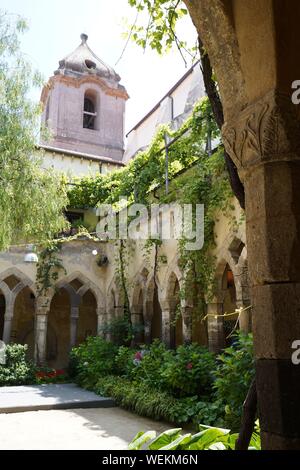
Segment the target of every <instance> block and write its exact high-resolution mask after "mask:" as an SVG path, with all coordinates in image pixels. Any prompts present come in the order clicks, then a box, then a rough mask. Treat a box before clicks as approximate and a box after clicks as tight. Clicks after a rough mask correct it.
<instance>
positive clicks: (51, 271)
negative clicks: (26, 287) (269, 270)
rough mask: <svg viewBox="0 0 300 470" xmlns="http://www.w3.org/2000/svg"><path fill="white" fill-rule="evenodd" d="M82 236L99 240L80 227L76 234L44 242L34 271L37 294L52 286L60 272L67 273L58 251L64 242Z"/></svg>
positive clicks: (40, 294) (44, 292)
mask: <svg viewBox="0 0 300 470" xmlns="http://www.w3.org/2000/svg"><path fill="white" fill-rule="evenodd" d="M82 238H84V239H89V240H93V241H96V242H98V241H99V239H98V238H97V237H93V236H92V235H90V234H89V233H88V232H87V231H84V229H83V228H82V231H80V232H79V233H77V234H76V235H73V236H69V237H63V238H57V239H53V240H48V241H47V243H45V244H44V246H43V247H42V248H41V249H40V251H39V261H38V264H37V273H36V283H37V287H38V295H39V296H42V295H44V294H46V293H47V290H48V289H50V288H53V287H54V285H55V283H56V281H57V280H58V277H59V274H60V272H63V273H64V274H67V271H66V269H65V267H64V265H63V260H62V258H60V257H59V253H60V251H61V249H62V247H63V245H64V243H68V242H72V241H74V240H78V239H82Z"/></svg>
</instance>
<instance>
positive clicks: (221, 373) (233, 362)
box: [213, 332, 255, 430]
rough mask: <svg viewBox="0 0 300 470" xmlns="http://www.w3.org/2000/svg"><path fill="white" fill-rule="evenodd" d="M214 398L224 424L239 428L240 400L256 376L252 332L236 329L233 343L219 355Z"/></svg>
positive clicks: (234, 428)
mask: <svg viewBox="0 0 300 470" xmlns="http://www.w3.org/2000/svg"><path fill="white" fill-rule="evenodd" d="M218 360H219V363H218V366H217V368H216V370H215V375H216V380H215V383H214V385H213V387H214V389H215V394H214V398H215V401H216V402H217V403H218V406H220V407H221V409H223V414H224V416H225V425H226V426H228V427H230V428H231V429H233V430H238V429H239V426H240V420H241V415H242V408H243V402H244V400H245V398H246V395H247V392H248V389H249V387H250V384H251V381H252V379H253V377H254V375H255V371H254V359H253V338H252V334H248V335H246V334H244V333H242V332H239V333H238V334H237V335H236V337H235V342H234V344H233V345H232V346H231V347H229V348H226V349H225V350H224V352H223V353H222V354H221V355H219V356H218Z"/></svg>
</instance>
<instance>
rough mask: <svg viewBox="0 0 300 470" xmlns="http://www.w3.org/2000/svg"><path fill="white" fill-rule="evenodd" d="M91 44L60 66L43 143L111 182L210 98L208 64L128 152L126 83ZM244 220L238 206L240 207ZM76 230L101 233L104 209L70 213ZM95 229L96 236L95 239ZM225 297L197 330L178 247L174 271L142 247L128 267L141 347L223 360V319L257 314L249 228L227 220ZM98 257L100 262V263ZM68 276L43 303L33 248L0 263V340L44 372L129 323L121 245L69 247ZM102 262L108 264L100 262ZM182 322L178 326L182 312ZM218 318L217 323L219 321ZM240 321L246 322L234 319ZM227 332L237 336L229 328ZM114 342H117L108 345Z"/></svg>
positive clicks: (219, 273)
mask: <svg viewBox="0 0 300 470" xmlns="http://www.w3.org/2000/svg"><path fill="white" fill-rule="evenodd" d="M87 39H88V38H87V36H86V35H84V34H83V35H81V44H80V45H79V46H78V48H77V49H76V50H75V51H74V52H72V53H71V54H69V55H68V56H66V57H65V58H64V59H63V60H61V61H60V62H59V68H58V69H57V70H56V71H55V73H54V75H53V77H51V78H50V79H49V81H48V83H47V85H46V86H45V87H44V89H43V91H42V96H41V100H42V102H43V105H44V111H43V116H42V122H43V124H44V125H45V126H46V127H48V128H49V130H50V131H51V138H50V140H47V141H41V143H40V147H41V149H42V150H43V152H44V163H43V165H44V167H45V168H47V167H54V168H55V169H57V170H59V171H62V172H64V173H66V174H67V175H68V176H69V178H70V180H71V181H72V178H73V177H74V176H83V175H89V174H90V175H95V174H98V173H104V174H105V173H107V172H110V171H112V170H114V169H118V168H121V167H122V166H124V165H126V163H127V162H128V161H129V160H130V159H131V158H134V155H135V154H136V153H137V151H138V150H140V149H143V148H146V147H147V145H149V143H150V140H151V137H152V136H153V134H154V132H155V129H156V128H157V126H158V125H159V124H161V123H166V122H171V125H172V126H173V127H174V128H178V127H179V126H180V124H181V123H182V122H183V120H184V119H185V118H186V117H187V116H188V115H189V113H190V112H191V110H192V108H193V105H194V103H195V102H196V101H197V99H198V98H199V97H201V96H203V95H204V88H203V84H202V76H201V71H200V66H199V64H195V65H194V66H193V67H192V68H191V69H190V70H189V71H188V72H187V73H186V74H185V75H184V77H182V79H181V80H180V81H179V82H178V83H177V84H175V85H174V87H173V88H172V89H171V90H170V91H169V92H168V93H167V94H166V95H165V96H164V97H163V98H162V100H161V101H160V102H159V103H158V104H157V105H156V106H155V107H154V108H153V110H151V111H150V113H148V114H147V115H146V116H145V117H144V119H143V120H141V121H140V122H139V123H138V124H137V125H136V126H135V127H134V128H133V129H132V130H131V131H130V132H129V134H128V135H127V146H126V149H125V145H124V116H125V104H126V100H127V99H128V98H129V97H128V94H127V91H126V89H125V88H124V87H123V86H122V85H121V84H120V77H119V76H118V74H117V73H116V72H115V71H114V70H113V69H112V68H111V67H109V66H108V65H106V64H105V63H104V62H103V61H102V60H101V59H99V58H98V57H97V56H96V55H95V54H94V52H93V51H92V50H91V49H90V47H89V46H88V44H87ZM232 203H233V205H234V208H235V209H234V212H235V215H236V217H237V218H238V219H239V218H240V215H241V213H240V208H239V205H238V203H237V201H235V200H233V201H232ZM67 217H69V220H70V221H74V220H82V221H84V222H85V223H86V224H89V226H90V227H95V226H96V224H97V217H96V210H95V209H94V208H89V209H84V210H83V209H77V208H70V211H69V213H68V214H67ZM92 230H93V229H92V228H91V231H92ZM215 232H216V246H215V248H214V253H213V254H214V255H215V258H216V272H215V280H216V283H215V284H216V289H215V293H214V296H213V298H210V299H209V301H208V303H207V313H208V314H210V315H209V316H208V318H207V320H205V321H203V322H198V323H196V324H195V323H194V322H193V321H192V317H193V309H194V305H193V301H192V297H191V298H181V296H180V295H179V291H180V288H181V286H182V283H183V273H182V272H181V269H180V263H179V262H178V242H177V241H176V240H165V241H164V242H163V244H162V246H161V248H160V255H161V256H163V257H164V259H165V262H164V263H163V264H162V265H161V266H160V268H159V270H158V272H157V274H156V275H155V274H154V262H151V260H154V253H153V252H150V258H149V259H150V262H149V261H148V262H146V261H145V259H144V256H143V253H142V249H141V248H142V247H141V246H139V243H142V242H137V243H136V248H135V250H134V252H133V254H132V256H131V259H130V263H129V266H128V267H127V276H128V281H129V282H128V286H129V287H128V296H129V303H130V310H131V314H132V322H133V323H135V324H140V325H142V326H143V329H144V334H143V335H142V338H141V340H142V341H143V342H146V343H147V342H150V341H151V340H152V339H154V338H160V339H162V340H163V341H164V342H165V343H166V344H167V345H168V346H171V347H174V346H176V345H179V344H182V343H183V342H186V341H198V342H200V343H201V344H204V345H208V346H209V348H210V349H211V350H212V351H215V352H217V351H219V350H220V349H221V348H222V347H224V346H225V344H226V331H227V329H228V328H227V326H228V325H227V326H226V320H224V318H223V317H219V316H217V315H219V314H223V313H225V312H233V311H234V310H235V309H238V308H241V307H246V306H248V305H249V292H248V274H247V248H246V238H245V227H244V224H243V223H242V224H240V225H239V226H238V228H236V229H233V228H232V226H231V224H230V221H229V220H228V219H227V218H226V217H225V216H224V215H222V214H220V216H219V217H218V219H217V220H216V224H215ZM95 253H96V256H95ZM59 257H60V258H61V259H62V262H63V266H64V270H61V271H60V272H59V273H58V279H57V280H56V281H55V283H54V285H53V287H51V288H49V289H48V290H47V292H46V293H44V294H43V295H39V293H38V288H37V278H36V274H37V273H36V271H37V269H36V264H34V263H28V262H26V261H25V258H26V253H25V249H24V247H20V246H12V247H10V249H9V250H8V251H7V252H5V253H1V254H0V339H3V341H4V342H6V343H9V342H18V343H23V344H28V345H29V356H30V357H31V358H35V360H36V361H37V362H39V363H47V364H49V365H50V366H53V367H65V366H66V365H67V363H68V353H69V351H70V348H71V347H72V346H74V345H77V344H80V343H81V342H82V341H84V340H85V338H86V337H87V336H89V335H96V334H102V333H101V332H102V327H103V325H104V324H105V323H108V322H109V321H111V320H112V319H114V318H117V317H118V316H121V315H122V312H123V305H124V299H123V295H122V290H121V289H120V286H119V285H118V281H117V267H116V264H115V247H114V244H111V243H108V242H103V241H100V240H98V241H97V240H96V239H94V238H93V237H88V236H87V237H83V238H78V239H74V240H72V241H68V242H66V243H64V244H63V245H62V249H61V251H60V253H59ZM99 257H100V258H101V257H102V259H105V260H107V261H108V262H105V263H99ZM179 304H180V307H181V316H180V317H179V318H178V319H177V320H176V324H174V322H173V320H174V318H175V312H176V311H177V309H178V305H179ZM212 314H214V315H212ZM232 318H233V320H234V321H235V322H236V321H237V319H238V314H237V315H236V316H235V317H231V319H232ZM238 321H239V324H240V328H242V329H244V330H245V331H249V329H250V328H251V319H250V314H249V311H247V312H244V313H243V314H241V315H240V317H239V319H238ZM226 328H227V329H226ZM108 339H109V336H108Z"/></svg>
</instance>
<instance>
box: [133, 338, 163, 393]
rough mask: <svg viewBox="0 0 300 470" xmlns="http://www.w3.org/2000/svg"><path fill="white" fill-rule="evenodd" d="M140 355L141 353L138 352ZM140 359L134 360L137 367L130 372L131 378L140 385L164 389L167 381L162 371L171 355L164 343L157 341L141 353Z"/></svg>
mask: <svg viewBox="0 0 300 470" xmlns="http://www.w3.org/2000/svg"><path fill="white" fill-rule="evenodd" d="M138 353H139V352H138ZM140 354H141V356H140V357H139V358H137V357H136V358H135V359H133V360H134V361H135V362H134V363H135V367H132V369H131V370H130V374H129V378H130V379H132V380H133V381H135V382H137V383H139V384H146V385H149V386H152V387H154V388H160V389H163V388H164V383H165V380H164V378H163V376H162V369H163V367H164V364H165V362H166V360H167V357H168V356H169V355H170V354H171V352H170V351H168V350H167V349H166V346H165V344H164V343H162V342H160V341H159V340H158V339H155V340H154V341H153V343H152V344H151V345H150V346H149V347H147V349H145V350H142V351H141V352H140Z"/></svg>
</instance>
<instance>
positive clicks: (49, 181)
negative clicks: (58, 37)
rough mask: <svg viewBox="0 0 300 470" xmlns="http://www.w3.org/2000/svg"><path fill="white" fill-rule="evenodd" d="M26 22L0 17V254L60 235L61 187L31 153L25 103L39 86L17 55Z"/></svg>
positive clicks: (35, 112) (31, 110)
mask: <svg viewBox="0 0 300 470" xmlns="http://www.w3.org/2000/svg"><path fill="white" fill-rule="evenodd" d="M26 29H27V26H26V22H25V21H24V20H23V19H21V18H15V17H14V16H12V15H9V14H8V13H5V12H3V11H0V214H1V223H0V249H5V248H7V246H8V245H9V244H11V243H17V242H20V241H21V240H22V241H28V240H30V241H31V240H34V241H37V240H38V241H43V240H46V239H48V238H49V237H51V236H52V235H53V234H54V233H55V232H58V231H59V230H61V229H63V228H64V227H65V225H66V220H65V218H64V216H63V209H64V207H65V206H66V205H67V197H66V191H65V185H64V183H63V182H62V180H61V179H60V178H58V175H56V174H55V173H54V172H53V171H50V170H44V169H42V153H41V151H39V150H38V149H37V146H36V140H37V137H38V135H39V117H40V114H41V105H40V104H36V103H33V102H32V101H31V100H30V99H29V98H28V93H29V91H30V90H31V89H32V87H36V86H38V87H40V86H41V84H42V80H41V76H40V74H39V73H37V72H34V71H33V70H32V68H31V65H30V64H29V63H28V61H26V60H25V58H24V55H23V54H22V53H21V51H20V41H19V36H20V34H21V33H23V32H24V31H25V30H26Z"/></svg>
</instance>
